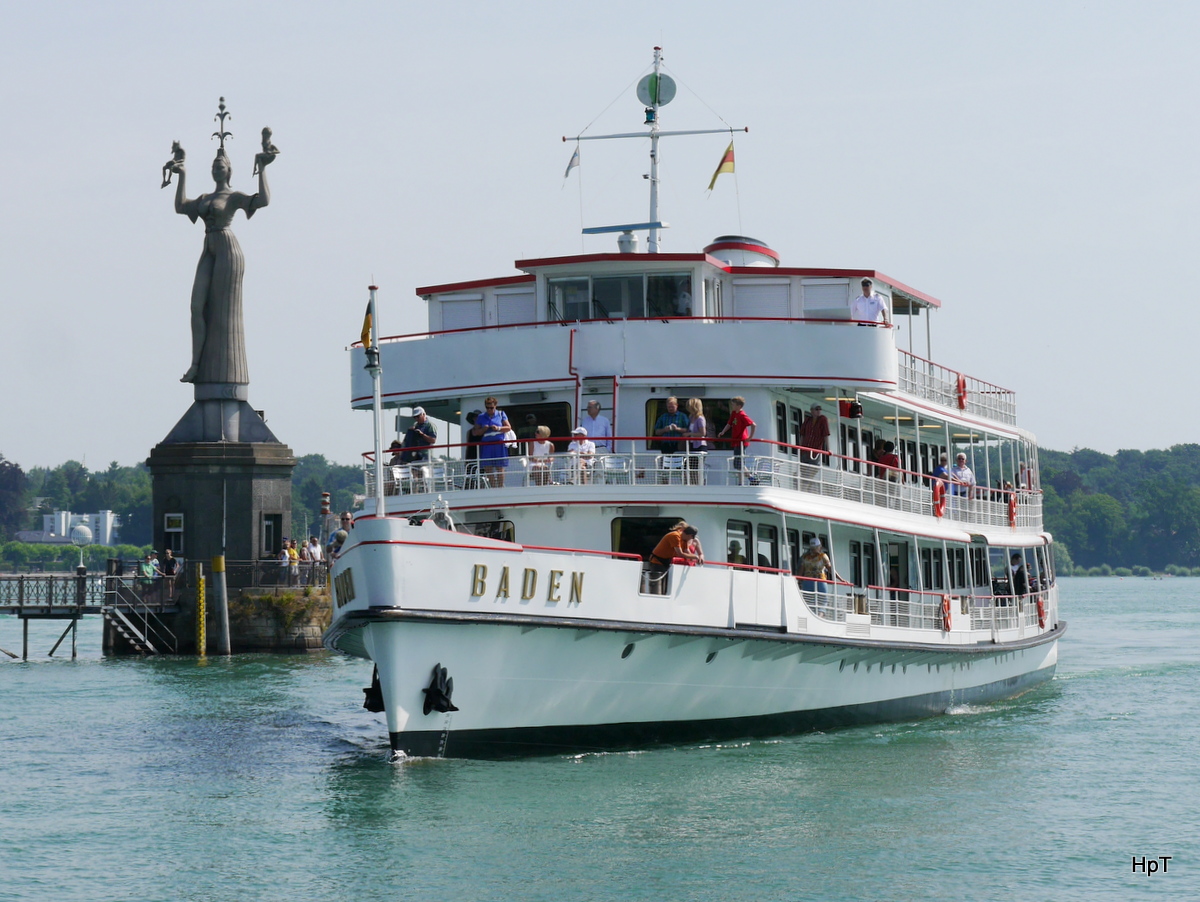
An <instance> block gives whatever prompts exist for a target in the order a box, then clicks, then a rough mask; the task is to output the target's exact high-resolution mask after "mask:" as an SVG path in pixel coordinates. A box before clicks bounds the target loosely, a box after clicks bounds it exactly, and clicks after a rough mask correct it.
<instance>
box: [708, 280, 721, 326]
mask: <svg viewBox="0 0 1200 902" xmlns="http://www.w3.org/2000/svg"><path fill="white" fill-rule="evenodd" d="M704 290H705V294H706V298H705V301H706V308H707V309H706V310H705V313H706V315H708V316H718V317H719V316H720V315H721V280H720V279H705V280H704Z"/></svg>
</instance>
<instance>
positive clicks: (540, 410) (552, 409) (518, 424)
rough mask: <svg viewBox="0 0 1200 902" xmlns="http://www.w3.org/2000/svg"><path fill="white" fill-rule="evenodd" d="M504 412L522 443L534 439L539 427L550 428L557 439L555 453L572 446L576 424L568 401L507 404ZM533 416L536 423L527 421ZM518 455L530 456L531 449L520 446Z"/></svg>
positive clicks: (468, 427)
mask: <svg viewBox="0 0 1200 902" xmlns="http://www.w3.org/2000/svg"><path fill="white" fill-rule="evenodd" d="M503 410H504V412H505V413H506V414H508V423H509V425H510V426H512V428H513V431H514V432H515V433H516V434H517V436H518V438H520V439H521V440H522V442H524V441H525V440H526V439H527V438H532V437H533V436H534V435H535V434H536V432H537V427H538V426H549V427H550V434H551V435H552V436H554V438H555V442H554V450H555V451H566V450H567V446H568V445H569V444H571V428H572V427H573V426H574V425H575V423H574V421H573V420H572V418H571V405H570V404H569V403H567V402H566V401H556V402H553V403H549V404H506V405H504V406H503ZM531 415H532V416H533V417H535V418H536V422H535V421H534V420H528V419H526V417H528V416H531ZM464 428H465V430H469V429H470V428H471V427H470V426H469V425H467V426H465V427H464ZM469 439H470V436H469V435H465V436H464V441H467V440H469ZM517 453H518V454H522V455H524V454H528V453H529V448H528V447H527V446H526V445H525V444H521V445H518V451H517Z"/></svg>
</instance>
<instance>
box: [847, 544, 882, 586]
mask: <svg viewBox="0 0 1200 902" xmlns="http://www.w3.org/2000/svg"><path fill="white" fill-rule="evenodd" d="M878 579H879V577H878V574H877V573H876V572H875V543H874V542H851V543H850V581H851V582H852V583H854V585H856V586H858V587H859V588H867V587H868V586H873V585H876V584H877V582H878Z"/></svg>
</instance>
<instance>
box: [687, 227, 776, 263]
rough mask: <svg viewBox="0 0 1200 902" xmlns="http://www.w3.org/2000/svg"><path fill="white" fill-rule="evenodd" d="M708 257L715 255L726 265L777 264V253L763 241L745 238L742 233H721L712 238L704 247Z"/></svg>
mask: <svg viewBox="0 0 1200 902" xmlns="http://www.w3.org/2000/svg"><path fill="white" fill-rule="evenodd" d="M704 253H706V254H708V255H709V256H710V257H716V258H717V259H718V260H720V261H722V262H723V263H725V264H726V265H728V266H771V267H775V266H778V265H779V254H777V253H776V252H775V251H773V250H771V248H770V247H769V246H768V245H767V243H766V242H765V241H759V240H758V239H757V238H747V237H746V236H744V235H722V236H721V237H719V238H714V239H713V242H712V244H710V245H709V246H708V247H706V248H705V249H704Z"/></svg>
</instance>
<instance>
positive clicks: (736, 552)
mask: <svg viewBox="0 0 1200 902" xmlns="http://www.w3.org/2000/svg"><path fill="white" fill-rule="evenodd" d="M749 551H750V524H749V523H747V522H746V521H745V520H730V521H729V522H728V523H726V524H725V560H726V561H727V562H728V563H730V564H745V563H746V562H747V560H748V558H747V557H746V555H747V554H748V553H749Z"/></svg>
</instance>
